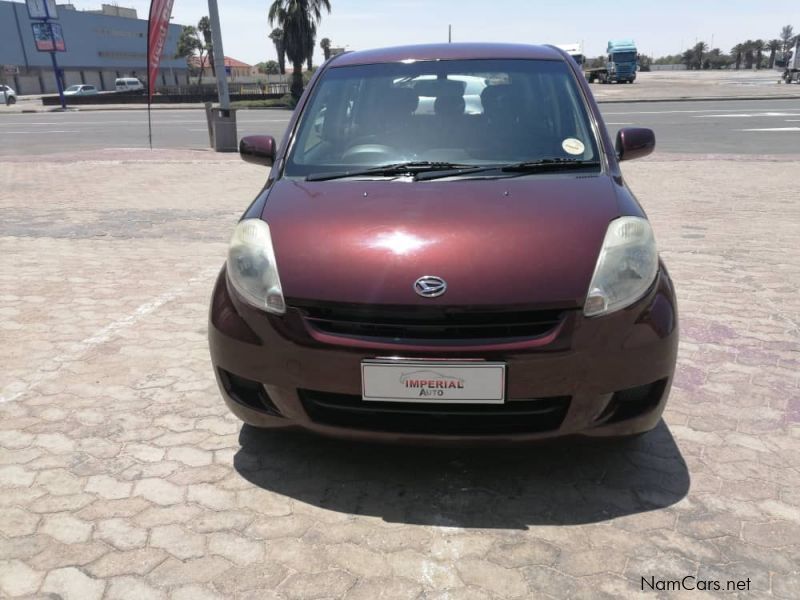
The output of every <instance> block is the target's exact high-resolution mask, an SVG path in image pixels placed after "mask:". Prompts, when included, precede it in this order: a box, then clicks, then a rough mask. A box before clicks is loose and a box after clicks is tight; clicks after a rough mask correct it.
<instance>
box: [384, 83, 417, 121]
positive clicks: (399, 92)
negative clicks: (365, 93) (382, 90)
mask: <svg viewBox="0 0 800 600" xmlns="http://www.w3.org/2000/svg"><path fill="white" fill-rule="evenodd" d="M417 106H419V96H417V93H416V92H415V91H414V90H412V89H411V88H407V87H399V88H393V89H392V90H391V92H389V95H388V98H387V102H386V107H387V109H388V110H389V111H390V113H392V114H396V115H410V114H412V113H413V112H414V111H416V110H417Z"/></svg>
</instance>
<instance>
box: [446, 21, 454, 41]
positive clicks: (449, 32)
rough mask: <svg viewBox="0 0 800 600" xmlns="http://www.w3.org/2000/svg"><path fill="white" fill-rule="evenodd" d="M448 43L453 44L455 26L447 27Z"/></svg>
mask: <svg viewBox="0 0 800 600" xmlns="http://www.w3.org/2000/svg"><path fill="white" fill-rule="evenodd" d="M447 43H448V44H452V43H453V26H452V25H448V26H447Z"/></svg>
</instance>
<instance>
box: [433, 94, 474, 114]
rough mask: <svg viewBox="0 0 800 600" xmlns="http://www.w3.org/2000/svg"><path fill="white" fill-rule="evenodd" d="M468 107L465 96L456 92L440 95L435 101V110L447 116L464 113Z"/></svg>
mask: <svg viewBox="0 0 800 600" xmlns="http://www.w3.org/2000/svg"><path fill="white" fill-rule="evenodd" d="M466 108H467V103H466V102H465V101H464V96H458V95H456V94H446V95H444V96H439V97H438V98H436V102H434V103H433V112H435V113H436V114H437V115H440V116H445V117H457V116H458V115H463V114H464V110H465V109H466Z"/></svg>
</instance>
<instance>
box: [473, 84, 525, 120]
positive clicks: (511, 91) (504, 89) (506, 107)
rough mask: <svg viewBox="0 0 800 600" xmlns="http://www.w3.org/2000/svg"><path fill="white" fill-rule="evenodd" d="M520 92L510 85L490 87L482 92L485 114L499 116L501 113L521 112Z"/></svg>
mask: <svg viewBox="0 0 800 600" xmlns="http://www.w3.org/2000/svg"><path fill="white" fill-rule="evenodd" d="M518 92H519V90H517V89H515V88H514V87H513V86H511V85H508V84H505V83H504V84H501V85H490V86H487V87H486V88H484V90H483V91H482V92H481V104H482V105H483V112H484V113H487V114H498V113H500V112H512V111H513V112H517V111H518V110H519V101H518V96H519V93H518Z"/></svg>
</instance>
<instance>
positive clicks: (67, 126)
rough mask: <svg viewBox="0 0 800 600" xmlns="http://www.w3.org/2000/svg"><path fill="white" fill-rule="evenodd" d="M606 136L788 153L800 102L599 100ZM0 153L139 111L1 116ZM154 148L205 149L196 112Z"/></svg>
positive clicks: (98, 134) (133, 144) (127, 124)
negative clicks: (627, 134)
mask: <svg viewBox="0 0 800 600" xmlns="http://www.w3.org/2000/svg"><path fill="white" fill-rule="evenodd" d="M601 109H602V111H603V114H604V116H605V119H606V123H607V125H608V129H609V131H610V133H611V134H612V136H613V135H616V131H617V130H618V129H619V128H621V127H627V126H640V127H651V128H653V129H654V130H655V132H656V138H657V140H658V149H659V150H660V151H663V152H678V153H697V154H789V153H798V152H800V150H799V149H800V100H741V101H698V102H648V103H630V104H629V103H613V104H602V105H601ZM289 116H290V113H289V112H288V111H285V110H243V111H239V113H238V115H237V121H238V133H239V135H240V136H243V135H248V134H254V133H264V134H271V135H274V136H275V137H278V138H279V137H280V136H282V135H283V132H284V129H285V127H286V123H287V121H288V120H289ZM0 140H2V141H1V142H0V155H19V154H24V155H38V154H49V153H54V152H77V151H82V150H97V149H103V148H143V147H147V114H146V112H145V111H142V110H116V111H91V112H90V111H84V112H68V113H6V114H0ZM153 145H154V147H157V148H208V129H207V126H206V121H205V115H204V113H203V111H202V110H199V109H187V110H159V111H153Z"/></svg>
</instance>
